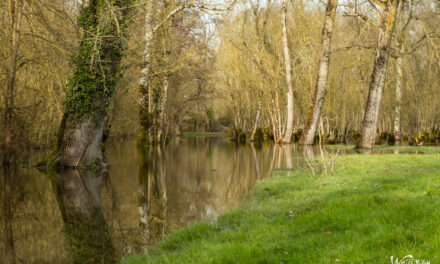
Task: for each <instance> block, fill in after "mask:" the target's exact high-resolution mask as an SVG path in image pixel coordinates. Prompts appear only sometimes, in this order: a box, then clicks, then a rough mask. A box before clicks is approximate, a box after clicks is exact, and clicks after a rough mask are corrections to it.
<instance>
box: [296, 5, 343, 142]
mask: <svg viewBox="0 0 440 264" xmlns="http://www.w3.org/2000/svg"><path fill="white" fill-rule="evenodd" d="M337 7H338V0H328V2H327V9H326V11H325V18H324V24H323V26H322V35H321V58H320V60H319V66H318V79H317V81H316V87H315V94H314V97H313V104H312V107H311V109H310V113H309V117H308V119H307V125H306V127H305V129H304V132H303V134H302V136H301V139H300V144H302V145H313V142H314V140H315V133H316V130H317V128H318V123H319V119H320V117H321V113H322V107H323V105H324V99H325V94H326V92H327V81H328V73H329V67H330V47H331V40H332V32H333V24H334V21H335V16H336V9H337Z"/></svg>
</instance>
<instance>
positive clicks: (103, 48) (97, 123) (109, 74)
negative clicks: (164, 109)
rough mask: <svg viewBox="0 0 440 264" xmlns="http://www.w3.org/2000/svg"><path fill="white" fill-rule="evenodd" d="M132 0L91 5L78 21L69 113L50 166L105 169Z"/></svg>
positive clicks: (92, 0) (94, 1)
mask: <svg viewBox="0 0 440 264" xmlns="http://www.w3.org/2000/svg"><path fill="white" fill-rule="evenodd" d="M129 2H130V0H120V1H116V0H113V1H108V0H107V1H106V0H90V1H89V2H88V5H87V6H86V7H84V8H83V9H82V10H81V14H80V16H79V18H78V23H79V26H80V27H81V28H82V32H83V33H82V36H81V41H80V44H79V48H78V52H77V54H75V55H74V56H73V63H74V74H73V77H71V78H70V79H69V83H68V90H67V97H66V100H65V112H64V116H63V119H62V124H61V126H60V129H59V132H58V138H57V142H56V144H55V149H54V150H55V151H54V156H53V157H51V159H50V161H51V162H52V163H53V165H56V166H57V167H84V166H91V165H93V164H96V165H104V164H105V160H104V156H103V152H102V149H101V143H102V138H103V130H104V120H105V117H106V114H107V110H108V107H109V104H110V100H111V98H112V96H113V93H114V89H115V86H116V84H117V80H118V77H119V76H118V72H119V65H120V61H121V58H122V51H123V47H124V45H123V39H122V33H123V29H124V22H125V21H124V17H125V16H126V14H127V10H128V8H127V7H128V4H129Z"/></svg>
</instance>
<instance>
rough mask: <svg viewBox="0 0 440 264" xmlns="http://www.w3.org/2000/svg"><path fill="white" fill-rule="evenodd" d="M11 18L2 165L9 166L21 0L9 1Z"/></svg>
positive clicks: (11, 154)
mask: <svg viewBox="0 0 440 264" xmlns="http://www.w3.org/2000/svg"><path fill="white" fill-rule="evenodd" d="M9 8H10V16H11V33H10V34H11V60H10V67H9V73H8V79H7V89H6V96H5V112H4V120H5V121H4V122H5V123H4V128H5V149H4V156H3V161H2V163H3V164H5V165H6V164H10V163H11V161H12V158H13V157H12V156H13V153H12V141H13V122H14V88H15V79H16V74H17V60H18V50H19V44H20V23H21V12H22V2H21V0H9Z"/></svg>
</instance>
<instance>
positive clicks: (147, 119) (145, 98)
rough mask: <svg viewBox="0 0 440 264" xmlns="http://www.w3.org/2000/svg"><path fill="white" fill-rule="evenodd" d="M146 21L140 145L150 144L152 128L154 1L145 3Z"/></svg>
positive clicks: (141, 85)
mask: <svg viewBox="0 0 440 264" xmlns="http://www.w3.org/2000/svg"><path fill="white" fill-rule="evenodd" d="M143 7H144V12H145V20H144V29H145V33H144V34H145V35H144V55H143V66H142V70H141V77H140V78H139V135H138V143H140V144H149V140H148V137H149V136H150V137H151V135H149V131H150V127H151V115H152V96H151V91H150V71H151V69H150V67H151V45H152V41H153V36H154V32H153V1H152V0H144V2H143Z"/></svg>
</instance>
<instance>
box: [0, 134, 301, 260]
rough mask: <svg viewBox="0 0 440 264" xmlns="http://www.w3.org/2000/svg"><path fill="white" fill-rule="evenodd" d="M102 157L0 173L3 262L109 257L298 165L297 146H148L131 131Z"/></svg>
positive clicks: (208, 140) (232, 201)
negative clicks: (102, 164)
mask: <svg viewBox="0 0 440 264" xmlns="http://www.w3.org/2000/svg"><path fill="white" fill-rule="evenodd" d="M283 148H284V149H283ZM43 154H44V153H34V154H33V155H31V157H30V158H29V160H27V161H25V163H27V162H28V163H29V164H35V163H36V162H37V161H38V160H39V159H40V158H41V156H42V155H43ZM106 157H107V160H108V163H109V165H110V167H109V169H108V171H97V172H91V171H78V170H72V171H65V172H62V173H61V172H44V173H43V172H40V171H38V170H36V169H33V168H24V167H21V168H13V169H11V170H8V171H6V170H3V171H2V172H0V173H1V174H2V177H1V178H2V180H1V188H2V196H1V197H2V213H1V214H0V215H1V216H0V217H1V219H0V220H1V228H0V241H1V242H0V256H1V258H0V260H3V261H0V262H1V263H7V262H12V261H13V260H15V262H16V263H112V262H115V261H117V259H119V258H120V257H121V256H125V255H127V254H130V253H135V252H142V251H144V250H145V249H146V248H147V247H148V246H151V245H153V244H155V243H157V242H158V241H159V240H160V239H161V237H163V235H164V234H166V233H168V232H170V231H172V230H175V229H178V228H181V227H183V226H185V225H188V224H190V223H192V222H194V221H197V220H201V219H213V220H215V218H216V217H217V216H218V215H219V214H221V213H222V212H224V211H225V210H226V209H228V208H231V207H234V206H236V205H237V203H238V202H239V201H240V200H241V199H242V198H243V197H244V196H246V195H247V193H248V192H249V190H250V189H251V188H252V187H253V186H254V185H255V183H256V182H257V181H258V180H260V179H263V178H266V177H270V175H271V172H272V171H273V170H274V169H276V168H281V167H286V166H288V167H292V166H294V165H295V166H296V164H294V163H295V162H298V164H299V162H300V159H301V158H302V155H300V154H298V153H297V152H296V150H295V147H294V146H292V147H288V150H287V151H286V147H279V146H274V145H270V144H269V145H263V146H261V147H259V148H256V147H254V146H253V145H242V146H238V145H235V144H233V143H229V142H228V140H227V139H226V138H221V137H216V138H213V137H199V138H183V139H181V140H178V141H174V142H171V143H170V144H169V145H168V146H166V147H163V148H154V149H153V148H150V149H149V150H145V151H137V150H136V144H135V141H134V140H124V141H113V142H109V143H108V144H107V147H106ZM286 157H287V160H288V162H286Z"/></svg>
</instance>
